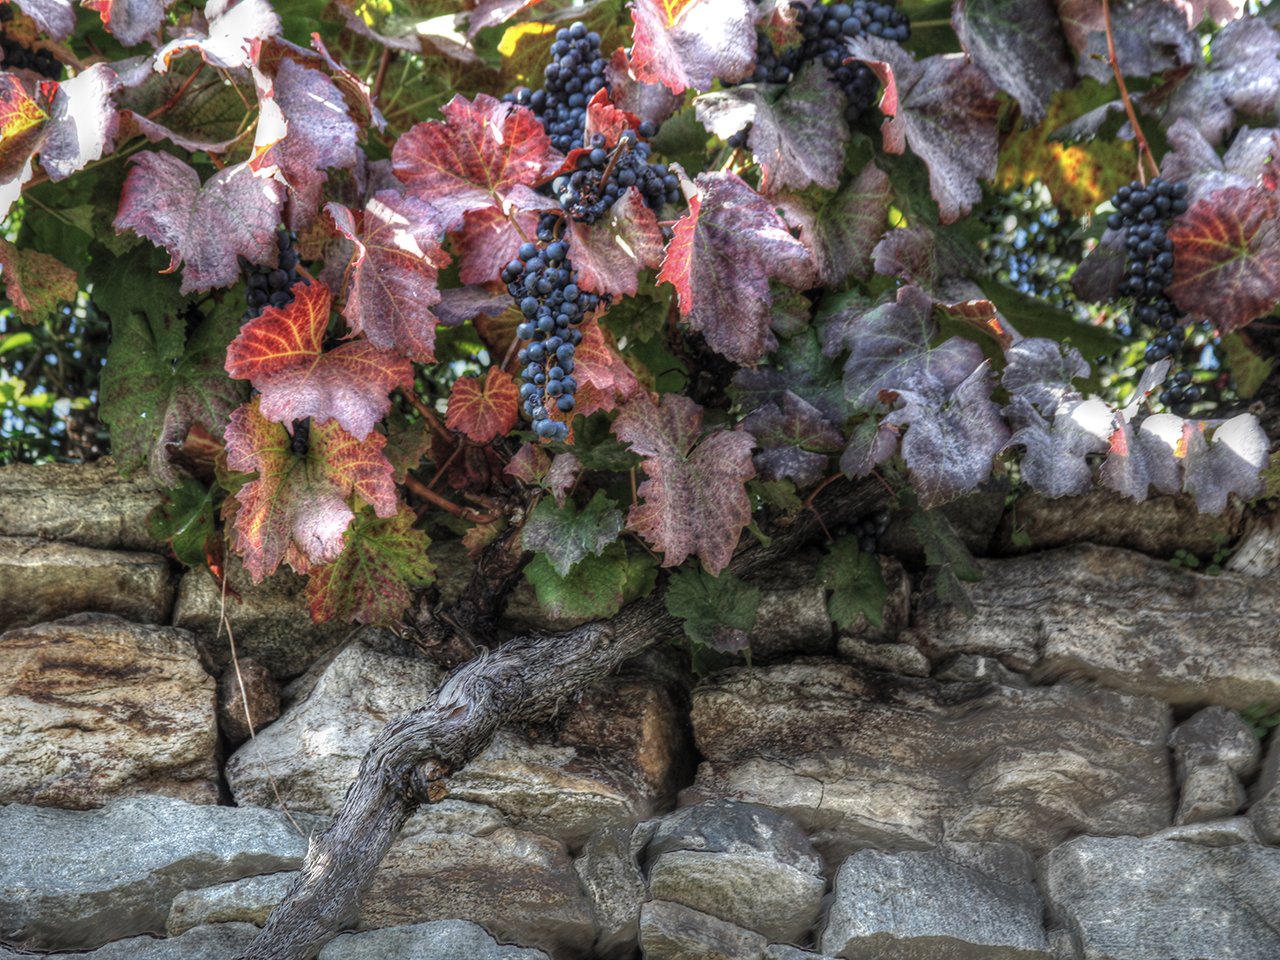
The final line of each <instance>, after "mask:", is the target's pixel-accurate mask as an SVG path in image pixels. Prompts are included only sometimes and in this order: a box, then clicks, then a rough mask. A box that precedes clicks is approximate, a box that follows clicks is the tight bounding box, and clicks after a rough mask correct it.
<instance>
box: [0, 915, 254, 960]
mask: <svg viewBox="0 0 1280 960" xmlns="http://www.w3.org/2000/svg"><path fill="white" fill-rule="evenodd" d="M257 935H258V928H257V927H254V926H251V925H250V924H247V923H218V924H214V925H213V926H208V927H196V928H195V929H194V930H189V931H187V932H186V933H184V934H183V935H182V936H180V937H172V938H170V939H167V940H157V939H155V938H154V937H129V938H128V939H125V940H116V941H115V942H114V943H108V944H107V945H106V946H104V947H99V948H98V949H97V950H90V951H89V952H88V953H41V954H39V958H40V960H227V958H228V957H234V956H236V954H237V953H239V951H241V950H243V949H244V948H245V947H247V946H248V945H249V944H250V943H252V942H253V938H254V937H256V936H257ZM33 956H36V955H35V954H30V953H19V952H17V951H14V950H10V949H8V948H7V947H5V946H4V945H3V944H0V960H8V958H10V957H13V958H18V957H33Z"/></svg>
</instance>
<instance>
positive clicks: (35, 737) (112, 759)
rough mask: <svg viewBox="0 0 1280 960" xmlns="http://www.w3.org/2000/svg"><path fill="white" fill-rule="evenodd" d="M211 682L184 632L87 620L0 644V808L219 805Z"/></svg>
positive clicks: (25, 632)
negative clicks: (160, 799)
mask: <svg viewBox="0 0 1280 960" xmlns="http://www.w3.org/2000/svg"><path fill="white" fill-rule="evenodd" d="M217 740H218V731H217V719H216V713H215V704H214V681H213V678H212V677H210V676H209V675H208V674H207V673H205V671H204V669H203V668H202V667H201V666H200V661H199V658H198V656H197V654H196V648H195V644H194V643H193V642H192V639H191V635H190V634H188V633H186V632H185V631H182V630H175V629H173V628H172V627H153V626H143V625H141V624H136V623H130V622H129V621H127V620H122V619H120V618H119V617H115V616H111V615H109V614H102V613H84V614H77V615H76V616H73V617H66V618H64V619H62V620H55V621H54V622H53V623H42V624H39V625H37V626H33V627H25V628H22V629H18V630H11V631H9V632H8V633H6V634H4V635H2V636H0V803H4V802H10V801H17V802H19V803H30V804H37V805H40V806H57V807H70V808H73V809H87V808H91V807H97V806H100V805H101V804H103V803H105V802H106V801H107V800H109V799H111V798H112V797H119V796H132V795H137V794H145V793H159V794H165V795H168V796H176V797H180V798H181V799H184V800H189V801H192V802H196V803H216V802H217V800H218V789H217V779H218V769H217V764H216V762H215V751H216V749H217Z"/></svg>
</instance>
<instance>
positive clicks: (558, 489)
mask: <svg viewBox="0 0 1280 960" xmlns="http://www.w3.org/2000/svg"><path fill="white" fill-rule="evenodd" d="M610 439H612V438H610ZM615 442H616V441H615ZM596 449H599V448H598V447H597V448H596ZM581 471H582V464H581V463H580V462H579V460H578V458H577V457H575V456H574V455H573V454H572V453H557V454H556V457H555V459H554V460H553V461H551V469H550V470H548V471H547V478H546V480H545V481H544V484H545V486H546V488H547V490H548V492H549V493H550V494H551V496H553V497H555V500H556V506H558V507H563V506H564V504H565V498H566V496H567V495H568V492H569V489H570V488H571V487H572V486H573V485H574V483H576V482H577V479H578V474H579V473H580V472H581Z"/></svg>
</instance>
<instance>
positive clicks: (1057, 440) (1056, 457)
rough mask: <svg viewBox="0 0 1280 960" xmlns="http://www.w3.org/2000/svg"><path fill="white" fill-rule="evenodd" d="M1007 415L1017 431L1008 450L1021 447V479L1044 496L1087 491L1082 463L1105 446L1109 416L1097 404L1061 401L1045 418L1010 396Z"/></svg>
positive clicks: (1090, 484)
mask: <svg viewBox="0 0 1280 960" xmlns="http://www.w3.org/2000/svg"><path fill="white" fill-rule="evenodd" d="M1010 399H1011V403H1010V405H1009V417H1010V421H1011V422H1012V424H1013V426H1014V427H1015V428H1017V432H1015V433H1014V434H1013V436H1012V437H1010V438H1009V446H1011V447H1012V446H1015V445H1017V444H1021V445H1022V446H1024V447H1026V448H1027V452H1026V455H1025V456H1023V458H1022V478H1023V479H1024V480H1025V481H1026V482H1027V483H1029V484H1030V485H1031V486H1032V487H1033V488H1034V489H1035V490H1036V491H1037V492H1039V493H1041V494H1043V495H1044V496H1046V497H1065V496H1072V495H1074V496H1080V495H1083V494H1085V493H1088V492H1089V490H1090V489H1091V488H1092V487H1093V474H1092V472H1091V471H1090V469H1089V464H1088V462H1087V460H1086V459H1085V458H1086V456H1087V455H1088V454H1091V453H1106V452H1107V451H1108V450H1109V449H1110V448H1111V436H1112V432H1113V428H1114V425H1115V424H1114V419H1115V415H1114V413H1113V412H1112V410H1111V408H1110V407H1108V406H1107V405H1106V404H1105V403H1104V402H1103V401H1101V400H1067V401H1064V402H1062V403H1061V404H1059V405H1058V407H1057V409H1056V410H1055V411H1054V413H1053V416H1052V419H1050V420H1046V419H1045V418H1044V417H1042V416H1041V415H1040V413H1039V412H1038V411H1037V410H1036V408H1035V407H1033V406H1032V405H1031V402H1030V401H1029V400H1027V399H1026V398H1025V397H1022V396H1018V395H1016V394H1015V395H1014V396H1013V397H1012V398H1010Z"/></svg>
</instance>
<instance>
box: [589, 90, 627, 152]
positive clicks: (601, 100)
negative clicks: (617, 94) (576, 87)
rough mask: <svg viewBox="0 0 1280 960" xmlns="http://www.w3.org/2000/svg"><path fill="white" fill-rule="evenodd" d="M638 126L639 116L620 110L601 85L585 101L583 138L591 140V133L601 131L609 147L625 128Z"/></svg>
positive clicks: (615, 141) (616, 140)
mask: <svg viewBox="0 0 1280 960" xmlns="http://www.w3.org/2000/svg"><path fill="white" fill-rule="evenodd" d="M638 126H640V118H639V117H637V116H636V115H635V114H634V113H628V112H627V111H626V110H620V109H619V108H618V107H616V106H614V104H613V101H612V100H610V99H609V92H608V91H607V90H605V89H604V88H603V87H601V88H600V89H599V90H597V91H596V92H595V96H593V97H592V98H591V100H590V101H589V102H588V103H587V128H586V133H585V134H584V139H585V140H586V142H587V143H590V142H591V136H592V134H596V133H602V134H604V139H605V142H606V144H607V145H608V146H609V147H612V146H613V145H614V144H616V143H617V142H618V139H619V138H620V137H621V136H622V134H623V133H624V132H625V131H627V130H634V129H636V127H638Z"/></svg>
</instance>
